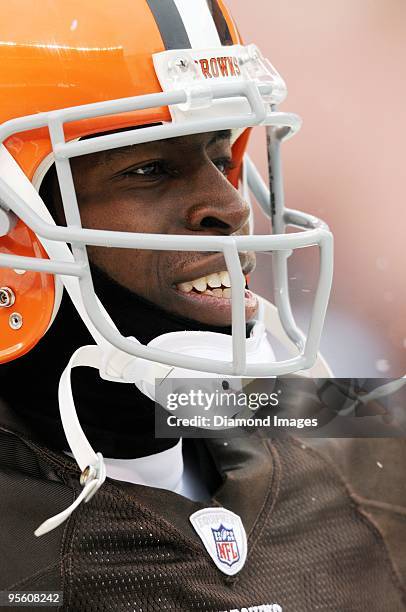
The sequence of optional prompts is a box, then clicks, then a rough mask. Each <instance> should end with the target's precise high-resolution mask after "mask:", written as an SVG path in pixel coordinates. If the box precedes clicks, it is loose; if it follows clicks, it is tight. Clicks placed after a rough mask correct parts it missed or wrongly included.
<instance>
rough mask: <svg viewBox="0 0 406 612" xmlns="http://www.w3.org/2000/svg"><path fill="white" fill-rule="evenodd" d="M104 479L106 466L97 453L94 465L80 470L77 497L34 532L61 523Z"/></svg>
mask: <svg viewBox="0 0 406 612" xmlns="http://www.w3.org/2000/svg"><path fill="white" fill-rule="evenodd" d="M105 480H106V466H105V464H104V459H103V455H102V454H101V453H97V463H96V465H88V466H87V467H86V468H85V469H84V470H83V472H82V474H81V476H80V484H81V485H82V487H83V490H82V492H81V494H80V495H79V497H77V498H76V499H75V501H74V502H73V503H72V504H71V505H70V506H69V508H66V509H65V510H62V512H60V513H59V514H56V515H55V516H52V517H51V518H49V519H47V520H46V521H44V522H43V523H42V524H41V525H40V526H39V527H38V528H37V529H36V530H35V532H34V534H35V535H36V536H37V537H39V536H42V535H44V534H45V533H48V532H49V531H52V530H53V529H55V528H56V527H59V525H62V523H64V522H65V521H66V520H67V519H68V518H69V517H70V515H71V514H72V512H73V511H74V510H76V508H77V507H78V506H80V504H81V503H82V502H85V504H86V503H87V502H88V501H89V500H90V499H91V498H92V497H93V495H94V494H95V493H96V492H97V491H98V490H99V489H100V487H101V486H102V484H103V483H104V481H105Z"/></svg>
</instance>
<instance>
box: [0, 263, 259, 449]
mask: <svg viewBox="0 0 406 612" xmlns="http://www.w3.org/2000/svg"><path fill="white" fill-rule="evenodd" d="M92 273H93V280H94V285H95V290H96V293H97V295H98V296H99V297H100V299H101V301H102V302H103V304H104V306H105V307H106V309H107V311H108V312H109V314H110V315H111V317H112V319H113V321H114V322H115V324H116V325H117V327H118V329H119V331H120V332H121V333H122V334H123V335H124V336H135V337H136V338H137V339H138V340H140V341H141V342H142V343H143V344H147V343H148V342H150V341H151V340H152V339H153V338H155V337H157V336H159V335H161V334H164V333H168V332H173V331H183V330H185V329H188V330H201V331H218V332H222V333H228V334H229V333H230V331H231V330H230V328H224V329H223V328H220V329H219V328H212V327H208V326H205V325H203V324H202V325H200V324H199V323H197V322H195V321H188V320H185V319H180V318H177V317H174V316H172V315H171V314H169V313H166V312H165V311H163V310H161V309H160V308H158V307H157V306H155V305H153V304H150V303H149V302H146V301H145V300H143V299H141V298H139V297H138V296H136V295H134V294H133V293H131V292H130V291H128V290H126V289H125V288H123V287H121V286H120V285H118V284H117V283H115V282H114V281H112V280H111V279H110V278H109V277H107V276H106V275H105V274H103V273H102V272H100V271H99V270H98V269H93V270H92ZM248 331H250V330H247V332H248ZM86 344H93V340H92V338H91V337H90V334H89V333H88V331H87V329H86V328H85V326H84V325H83V323H82V321H81V320H80V318H79V316H78V314H77V312H76V310H75V308H74V307H73V305H72V304H71V302H70V300H69V298H68V296H66V295H65V296H64V298H63V300H62V304H61V308H60V312H59V313H58V315H57V317H56V320H55V322H54V324H53V325H52V327H51V328H50V330H49V331H48V332H47V334H46V336H45V337H44V338H43V339H42V340H41V341H40V343H39V344H38V345H37V346H36V347H35V348H34V349H33V350H32V351H31V352H30V353H29V354H28V355H26V356H24V357H22V358H21V359H19V360H17V361H15V362H11V363H9V364H5V365H3V366H2V368H1V371H0V381H1V385H2V398H3V399H4V400H5V401H6V402H7V403H8V404H9V405H10V406H11V407H12V408H13V409H14V410H16V411H17V412H19V413H20V414H21V416H23V418H24V419H26V420H27V421H28V423H29V425H30V427H31V428H32V429H33V430H34V431H35V432H36V433H37V435H39V437H40V438H42V440H43V441H44V443H45V444H46V445H47V446H49V447H50V448H54V449H56V450H65V451H67V450H68V449H69V447H68V444H67V442H66V438H65V434H64V431H63V428H62V424H61V422H60V417H59V409H58V399H57V398H58V384H59V378H60V376H61V374H62V372H63V370H64V368H65V366H66V364H67V362H68V360H69V358H70V357H71V355H72V353H73V352H74V351H75V350H76V349H77V348H78V347H80V346H83V345H86ZM39 373H40V374H39ZM22 381H23V383H24V384H22ZM72 389H73V396H74V399H75V405H76V409H77V413H78V418H79V420H80V422H81V424H82V427H83V430H84V432H85V435H86V437H87V438H88V440H89V442H90V444H91V445H92V446H93V448H94V449H95V450H96V451H99V452H101V453H102V454H103V456H105V457H110V458H116V459H135V458H139V457H147V456H150V455H153V454H155V453H160V452H163V451H165V450H168V449H170V448H172V447H174V446H175V445H176V444H177V442H178V440H176V439H170V440H164V439H156V438H155V434H154V429H155V410H157V409H159V408H156V407H155V405H154V403H153V402H152V401H151V400H150V399H149V398H147V397H146V396H144V395H143V394H142V393H141V392H140V391H139V390H138V389H137V388H136V387H135V386H134V385H125V384H117V383H113V382H108V381H105V380H102V379H101V378H100V376H99V374H98V372H97V371H96V370H93V369H91V368H77V369H75V370H74V371H73V373H72Z"/></svg>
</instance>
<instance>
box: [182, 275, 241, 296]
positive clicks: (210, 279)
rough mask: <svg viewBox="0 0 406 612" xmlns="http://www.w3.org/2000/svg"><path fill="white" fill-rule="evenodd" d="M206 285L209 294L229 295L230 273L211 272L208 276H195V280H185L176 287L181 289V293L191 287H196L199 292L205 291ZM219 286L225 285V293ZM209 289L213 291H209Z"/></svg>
mask: <svg viewBox="0 0 406 612" xmlns="http://www.w3.org/2000/svg"><path fill="white" fill-rule="evenodd" d="M207 287H209V288H210V289H209V290H208V293H209V295H216V296H217V297H227V298H230V297H231V291H230V287H231V281H230V275H229V273H228V272H226V271H223V272H214V273H213V274H209V275H208V276H202V277H201V278H197V279H196V280H192V281H187V282H185V283H179V285H177V288H178V289H179V291H183V293H190V292H191V291H192V289H193V288H194V289H196V291H199V293H204V292H207V291H206V290H207ZM221 287H226V289H225V290H224V291H225V292H226V293H225V295H224V291H223V289H222V288H221ZM211 289H212V290H213V291H211Z"/></svg>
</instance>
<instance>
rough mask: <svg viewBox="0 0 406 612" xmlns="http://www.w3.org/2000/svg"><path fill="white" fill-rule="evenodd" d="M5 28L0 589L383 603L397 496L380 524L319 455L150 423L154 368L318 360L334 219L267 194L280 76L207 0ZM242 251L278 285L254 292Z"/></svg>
mask: <svg viewBox="0 0 406 612" xmlns="http://www.w3.org/2000/svg"><path fill="white" fill-rule="evenodd" d="M22 17H23V18H22ZM0 28H1V30H2V32H1V41H0V54H1V56H2V73H1V76H0V88H1V105H0V121H1V125H0V143H1V144H0V269H1V270H0V327H1V338H0V360H1V362H2V364H3V365H2V366H1V371H0V375H1V400H2V401H1V405H0V407H1V412H0V478H1V491H2V495H1V500H0V508H1V516H2V521H1V526H0V542H1V549H2V551H3V555H2V561H1V562H0V588H1V589H3V590H5V591H7V592H8V593H17V592H21V591H24V592H29V593H31V594H32V596H34V595H33V593H34V592H35V593H36V594H37V595H38V596H40V595H41V593H42V594H44V593H45V594H47V593H48V594H49V592H55V595H54V599H53V600H52V601H51V603H52V604H53V605H55V606H56V607H59V609H62V610H86V612H87V611H89V612H91V611H92V610H105V611H113V610H114V611H119V612H121V611H123V612H124V610H129V609H131V610H137V611H141V610H151V611H152V610H156V611H158V610H159V611H161V610H182V611H184V612H191V611H192V610H205V611H207V612H220V611H225V610H227V611H230V610H233V612H235V611H240V610H263V611H269V612H278V611H281V610H286V611H287V610H295V611H296V610H309V611H310V610H315V609H320V610H327V609H329V610H350V609H351V610H360V611H361V610H369V611H372V610H376V611H378V610H388V611H389V610H390V611H391V612H397V611H400V610H404V609H405V599H404V597H405V594H404V587H403V586H402V580H401V571H402V570H404V566H405V564H406V563H405V559H404V555H403V557H402V554H400V553H399V552H398V548H397V546H396V537H395V536H394V530H393V528H394V525H395V521H394V519H393V513H394V512H395V510H394V505H393V504H392V505H389V506H390V508H389V506H388V507H386V506H385V507H384V506H382V508H381V511H382V513H385V512H386V513H387V514H385V520H382V521H381V523H380V524H379V525H377V524H376V522H375V521H374V520H372V518H371V513H368V512H367V509H368V500H365V499H364V498H363V497H362V496H361V495H358V496H357V494H356V493H355V492H354V491H352V489H351V488H349V486H348V481H350V480H351V479H350V477H349V475H348V474H346V480H347V483H346V482H345V480H344V479H343V471H344V470H341V474H340V473H339V471H338V470H336V468H335V466H334V465H333V463H330V462H329V460H328V459H326V458H325V456H324V455H323V454H322V453H320V452H319V451H317V450H314V449H313V448H312V447H311V446H310V445H307V444H304V443H303V442H301V441H299V440H297V439H295V438H286V439H275V440H271V439H269V438H268V437H267V435H266V433H264V432H263V433H256V434H252V435H248V436H245V437H243V438H241V437H238V438H228V439H227V441H225V439H224V438H221V437H218V438H214V437H210V438H209V439H204V438H203V439H199V440H195V441H189V443H186V442H183V441H182V439H179V438H178V439H174V438H170V439H166V438H165V439H161V438H157V437H156V436H155V413H156V411H158V410H159V408H158V407H156V406H155V403H154V400H155V392H156V391H155V381H156V379H165V380H173V381H176V380H178V379H185V378H189V377H193V376H194V377H196V378H199V377H206V378H209V379H213V380H214V385H215V388H219V389H220V388H223V389H224V388H226V387H227V385H229V384H233V383H232V381H233V380H235V379H238V378H239V377H250V378H257V377H275V376H278V375H283V374H290V373H298V372H301V373H303V372H307V373H308V374H310V375H313V376H329V375H330V371H329V368H328V366H327V364H326V363H325V362H324V360H323V358H322V357H321V356H320V355H319V354H318V345H319V340H320V335H321V331H322V326H323V321H324V316H325V312H326V308H327V303H328V297H329V292H330V287H331V280H332V236H331V233H330V231H329V229H328V227H327V225H326V224H325V223H324V222H323V221H321V220H319V219H317V218H315V217H313V216H311V215H308V214H305V213H303V212H301V211H297V210H291V209H288V208H286V207H285V205H284V198H283V186H282V174H281V161H280V158H281V155H280V148H281V143H282V141H284V140H286V139H287V138H288V137H290V136H292V135H293V134H294V133H295V132H297V131H298V129H299V127H300V119H299V117H298V116H297V115H294V114H292V113H287V112H281V111H279V110H278V104H279V103H280V102H281V101H283V99H284V98H285V96H286V87H285V83H284V81H283V79H282V78H281V76H280V75H279V74H278V72H277V71H276V70H275V69H274V68H273V66H272V65H271V64H270V63H269V62H268V60H267V59H266V58H264V57H263V56H262V54H261V52H260V50H259V49H257V47H255V46H254V45H245V44H244V43H243V41H242V40H241V37H240V35H239V32H238V29H237V27H236V25H235V23H234V21H233V19H232V17H231V15H230V13H229V12H228V10H227V8H226V7H225V6H224V3H223V2H222V1H221V0H136V1H134V0H131V1H130V0H116V1H115V2H112V1H111V0H98V2H95V1H94V0H88V1H87V2H83V3H77V2H76V1H74V0H68V1H65V2H64V3H63V4H62V3H60V2H54V1H52V2H50V3H48V4H47V7H46V10H45V9H44V10H37V9H36V8H35V6H34V5H33V3H32V2H31V1H29V0H23V1H19V2H14V1H12V2H9V3H7V6H5V7H3V11H2V23H1V25H0ZM255 126H263V127H264V129H265V130H266V132H267V144H268V151H269V166H270V172H269V175H270V177H269V178H270V190H268V189H267V187H266V186H265V184H264V183H263V182H262V179H261V178H260V176H259V173H258V171H257V170H256V168H255V166H254V165H253V164H252V162H251V161H250V160H249V158H248V156H247V155H246V147H247V142H248V138H249V135H250V131H251V128H253V127H255ZM250 191H251V192H252V193H253V194H254V195H255V197H256V200H257V201H258V203H259V205H260V207H261V208H262V210H263V212H265V214H266V215H267V216H268V217H269V218H270V219H271V221H272V233H270V234H267V235H255V233H254V231H253V223H252V219H253V214H252V207H251V203H250ZM288 226H293V227H295V228H296V230H295V231H294V232H290V233H288V232H287V231H286V229H287V227H288ZM302 247H314V248H317V249H318V250H319V253H320V271H319V281H318V286H317V290H316V295H315V302H314V308H313V313H312V317H311V322H310V326H309V330H308V334H307V336H304V335H303V334H302V332H301V331H300V330H299V329H298V328H297V326H296V323H295V320H294V317H293V315H292V309H291V306H290V301H289V289H288V275H287V260H288V257H289V256H290V254H291V253H292V251H293V250H296V249H300V248H302ZM256 252H270V253H272V257H273V262H274V275H275V281H276V283H275V284H276V293H275V304H270V303H268V302H266V301H265V300H264V299H263V298H262V297H261V296H258V295H255V294H254V293H253V292H251V291H250V289H249V275H250V274H251V273H252V272H253V270H254V268H255V253H256ZM276 343H281V344H283V345H284V347H285V349H286V351H287V356H284V357H283V358H281V359H277V357H276V356H275V351H274V344H275V345H276ZM58 404H59V410H58ZM59 411H60V416H61V420H60V418H59ZM337 463H339V461H337ZM377 503H378V502H377ZM396 507H397V512H398V514H397V516H399V517H400V518H399V521H401V520H403V521H404V516H403V515H402V513H403V514H404V508H403V507H401V506H400V505H399V506H396ZM388 513H389V514H390V520H389V519H388V516H389V514H388ZM402 516H403V519H402ZM377 522H378V523H379V520H378V521H377ZM385 528H386V531H385ZM395 531H396V529H395ZM385 537H386V541H385ZM57 592H62V593H63V600H62V597H61V596H59V595H57ZM27 597H28V595H27ZM7 601H11V600H7ZM27 601H28V602H29V601H32V602H35V600H34V599H31V600H27ZM48 602H50V600H48Z"/></svg>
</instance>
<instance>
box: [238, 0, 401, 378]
mask: <svg viewBox="0 0 406 612" xmlns="http://www.w3.org/2000/svg"><path fill="white" fill-rule="evenodd" d="M227 4H228V6H229V8H230V10H231V12H232V13H233V16H234V18H235V19H236V21H237V23H238V25H239V29H240V31H241V34H242V36H243V38H244V41H245V43H250V42H255V43H256V44H257V45H258V46H259V47H260V49H261V50H262V52H263V53H264V55H266V56H267V57H268V58H269V59H270V61H271V62H272V64H274V66H275V67H276V69H277V70H278V71H279V72H280V73H281V75H282V76H283V78H284V79H285V81H286V83H287V86H288V90H289V95H288V98H287V100H286V101H285V102H284V104H283V105H282V106H281V109H283V110H289V111H292V112H296V113H298V114H299V115H301V117H302V118H303V120H304V124H303V128H302V130H301V131H300V132H299V134H298V135H297V136H295V137H294V138H293V139H291V140H289V141H288V142H286V143H285V144H284V146H283V154H284V157H283V161H284V176H285V195H286V205H287V206H288V207H290V208H299V209H302V210H304V211H306V212H310V213H313V214H315V215H317V216H319V217H321V218H322V219H323V220H324V221H326V222H327V223H328V225H329V226H330V227H331V229H332V231H333V233H334V236H335V251H336V254H335V279H334V285H333V292H332V297H331V302H330V307H329V312H328V316H327V320H326V327H325V332H324V336H323V342H322V352H323V353H324V355H325V357H326V358H327V359H328V361H329V363H330V365H331V366H332V368H333V371H334V374H335V375H336V376H343V377H392V376H394V377H396V376H402V375H404V374H405V373H406V273H405V264H406V198H405V194H404V189H405V187H404V183H405V175H406V169H405V168H404V159H405V152H404V148H405V146H406V145H405V143H406V110H405V109H406V79H405V78H404V75H405V68H406V36H405V26H404V24H405V23H406V3H405V2H404V0H356V1H354V0H306V2H303V0H252V2H247V0H228V2H227ZM264 143H265V135H264V131H263V130H258V131H257V132H256V133H255V132H254V135H253V137H252V141H251V145H250V153H251V156H252V158H253V159H254V161H255V162H256V163H257V165H258V167H259V168H260V170H261V172H262V174H263V176H264V177H266V167H267V162H266V152H265V145H264ZM262 230H264V231H265V230H266V226H265V223H264V219H263V217H262V216H258V218H257V231H258V232H260V233H261V231H262ZM310 251H315V249H305V250H302V251H301V255H302V256H297V255H296V256H295V257H294V258H291V259H292V261H291V265H290V278H291V292H292V298H293V302H294V309H295V313H296V315H297V318H298V321H299V322H300V323H301V325H302V326H303V327H305V326H306V319H307V317H308V313H309V309H310V303H311V297H312V287H314V283H315V280H316V279H317V265H318V259H317V254H316V253H310ZM260 257H262V258H263V260H264V261H260V265H259V266H258V268H259V269H260V270H261V273H256V274H255V277H254V278H253V288H254V289H255V288H256V287H258V286H260V287H261V289H262V291H263V290H264V283H265V284H266V282H267V280H266V278H265V274H266V270H267V269H269V266H267V264H268V263H269V256H266V255H263V256H260ZM268 295H269V297H271V291H270V290H269V293H268Z"/></svg>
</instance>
